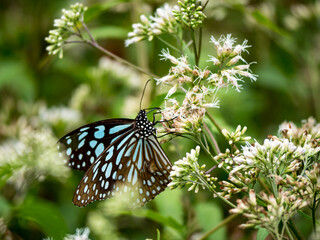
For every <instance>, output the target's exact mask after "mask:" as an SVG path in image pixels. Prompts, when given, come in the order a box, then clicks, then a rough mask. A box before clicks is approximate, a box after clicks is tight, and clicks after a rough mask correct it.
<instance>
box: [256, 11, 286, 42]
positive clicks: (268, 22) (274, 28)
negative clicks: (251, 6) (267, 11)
mask: <svg viewBox="0 0 320 240" xmlns="http://www.w3.org/2000/svg"><path fill="white" fill-rule="evenodd" d="M251 16H252V17H253V18H254V19H255V20H256V21H257V22H258V23H260V24H261V25H263V26H264V27H266V28H268V29H269V30H271V31H273V32H275V33H278V34H279V35H282V36H283V37H287V36H288V33H287V32H286V31H285V30H284V29H281V28H279V27H278V26H277V25H276V24H275V23H274V22H272V21H271V20H270V19H268V18H267V17H266V16H265V15H263V14H262V13H261V12H260V11H259V10H257V9H256V10H254V11H252V12H251Z"/></svg>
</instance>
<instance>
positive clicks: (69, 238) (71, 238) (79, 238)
mask: <svg viewBox="0 0 320 240" xmlns="http://www.w3.org/2000/svg"><path fill="white" fill-rule="evenodd" d="M89 234H90V229H89V228H87V227H86V228H77V229H76V233H75V234H67V235H66V236H65V237H64V238H63V240H90V238H89ZM43 240H52V238H50V237H47V238H44V239H43Z"/></svg>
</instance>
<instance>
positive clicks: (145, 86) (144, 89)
mask: <svg viewBox="0 0 320 240" xmlns="http://www.w3.org/2000/svg"><path fill="white" fill-rule="evenodd" d="M150 81H151V79H149V80H148V81H147V82H146V84H145V85H144V88H143V92H142V96H141V99H140V110H141V104H142V99H143V96H144V93H145V91H146V88H147V85H148V83H149V82H150Z"/></svg>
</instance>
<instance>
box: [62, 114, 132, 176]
mask: <svg viewBox="0 0 320 240" xmlns="http://www.w3.org/2000/svg"><path fill="white" fill-rule="evenodd" d="M133 122H134V120H131V119H109V120H102V121H98V122H95V123H91V124H88V125H85V126H82V127H80V128H78V129H76V130H74V131H72V132H71V133H69V134H67V135H65V136H64V137H62V138H61V139H60V140H59V143H60V147H62V148H63V150H64V153H65V154H66V158H67V159H68V160H67V161H68V166H69V167H71V168H73V169H76V170H80V171H83V172H86V171H87V170H88V169H89V168H90V166H91V165H92V164H93V162H94V161H95V160H96V159H97V158H98V157H99V155H100V154H101V153H102V152H103V151H104V150H105V149H106V148H107V147H108V146H109V145H110V144H111V143H112V142H114V141H116V139H117V138H118V137H120V136H121V135H123V134H125V133H126V132H127V131H130V130H131V129H132V128H133Z"/></svg>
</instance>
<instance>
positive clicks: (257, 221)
mask: <svg viewBox="0 0 320 240" xmlns="http://www.w3.org/2000/svg"><path fill="white" fill-rule="evenodd" d="M256 195H257V194H256V193H255V191H254V190H250V192H249V197H248V198H247V197H245V198H244V199H237V207H236V208H234V209H231V210H230V213H236V214H242V215H243V216H244V217H246V218H248V221H247V222H246V223H245V224H241V225H240V227H242V228H249V227H255V226H261V227H264V228H266V229H268V231H269V232H270V233H271V235H272V236H273V237H274V239H283V238H282V237H283V236H279V235H280V233H279V232H281V231H279V223H280V222H281V223H282V224H283V225H284V226H285V225H286V224H288V221H289V219H290V218H291V217H292V216H293V215H294V214H295V213H296V211H297V210H299V209H301V208H303V207H305V206H306V205H307V203H306V201H304V200H303V199H302V198H299V197H297V196H296V195H292V194H290V193H289V192H287V191H279V193H278V194H277V196H274V195H267V194H265V193H264V192H261V193H260V201H261V200H262V201H263V202H264V203H265V205H266V206H265V207H263V206H261V205H259V204H257V196H256ZM282 232H283V231H282ZM276 236H278V237H276ZM279 237H280V238H279Z"/></svg>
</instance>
